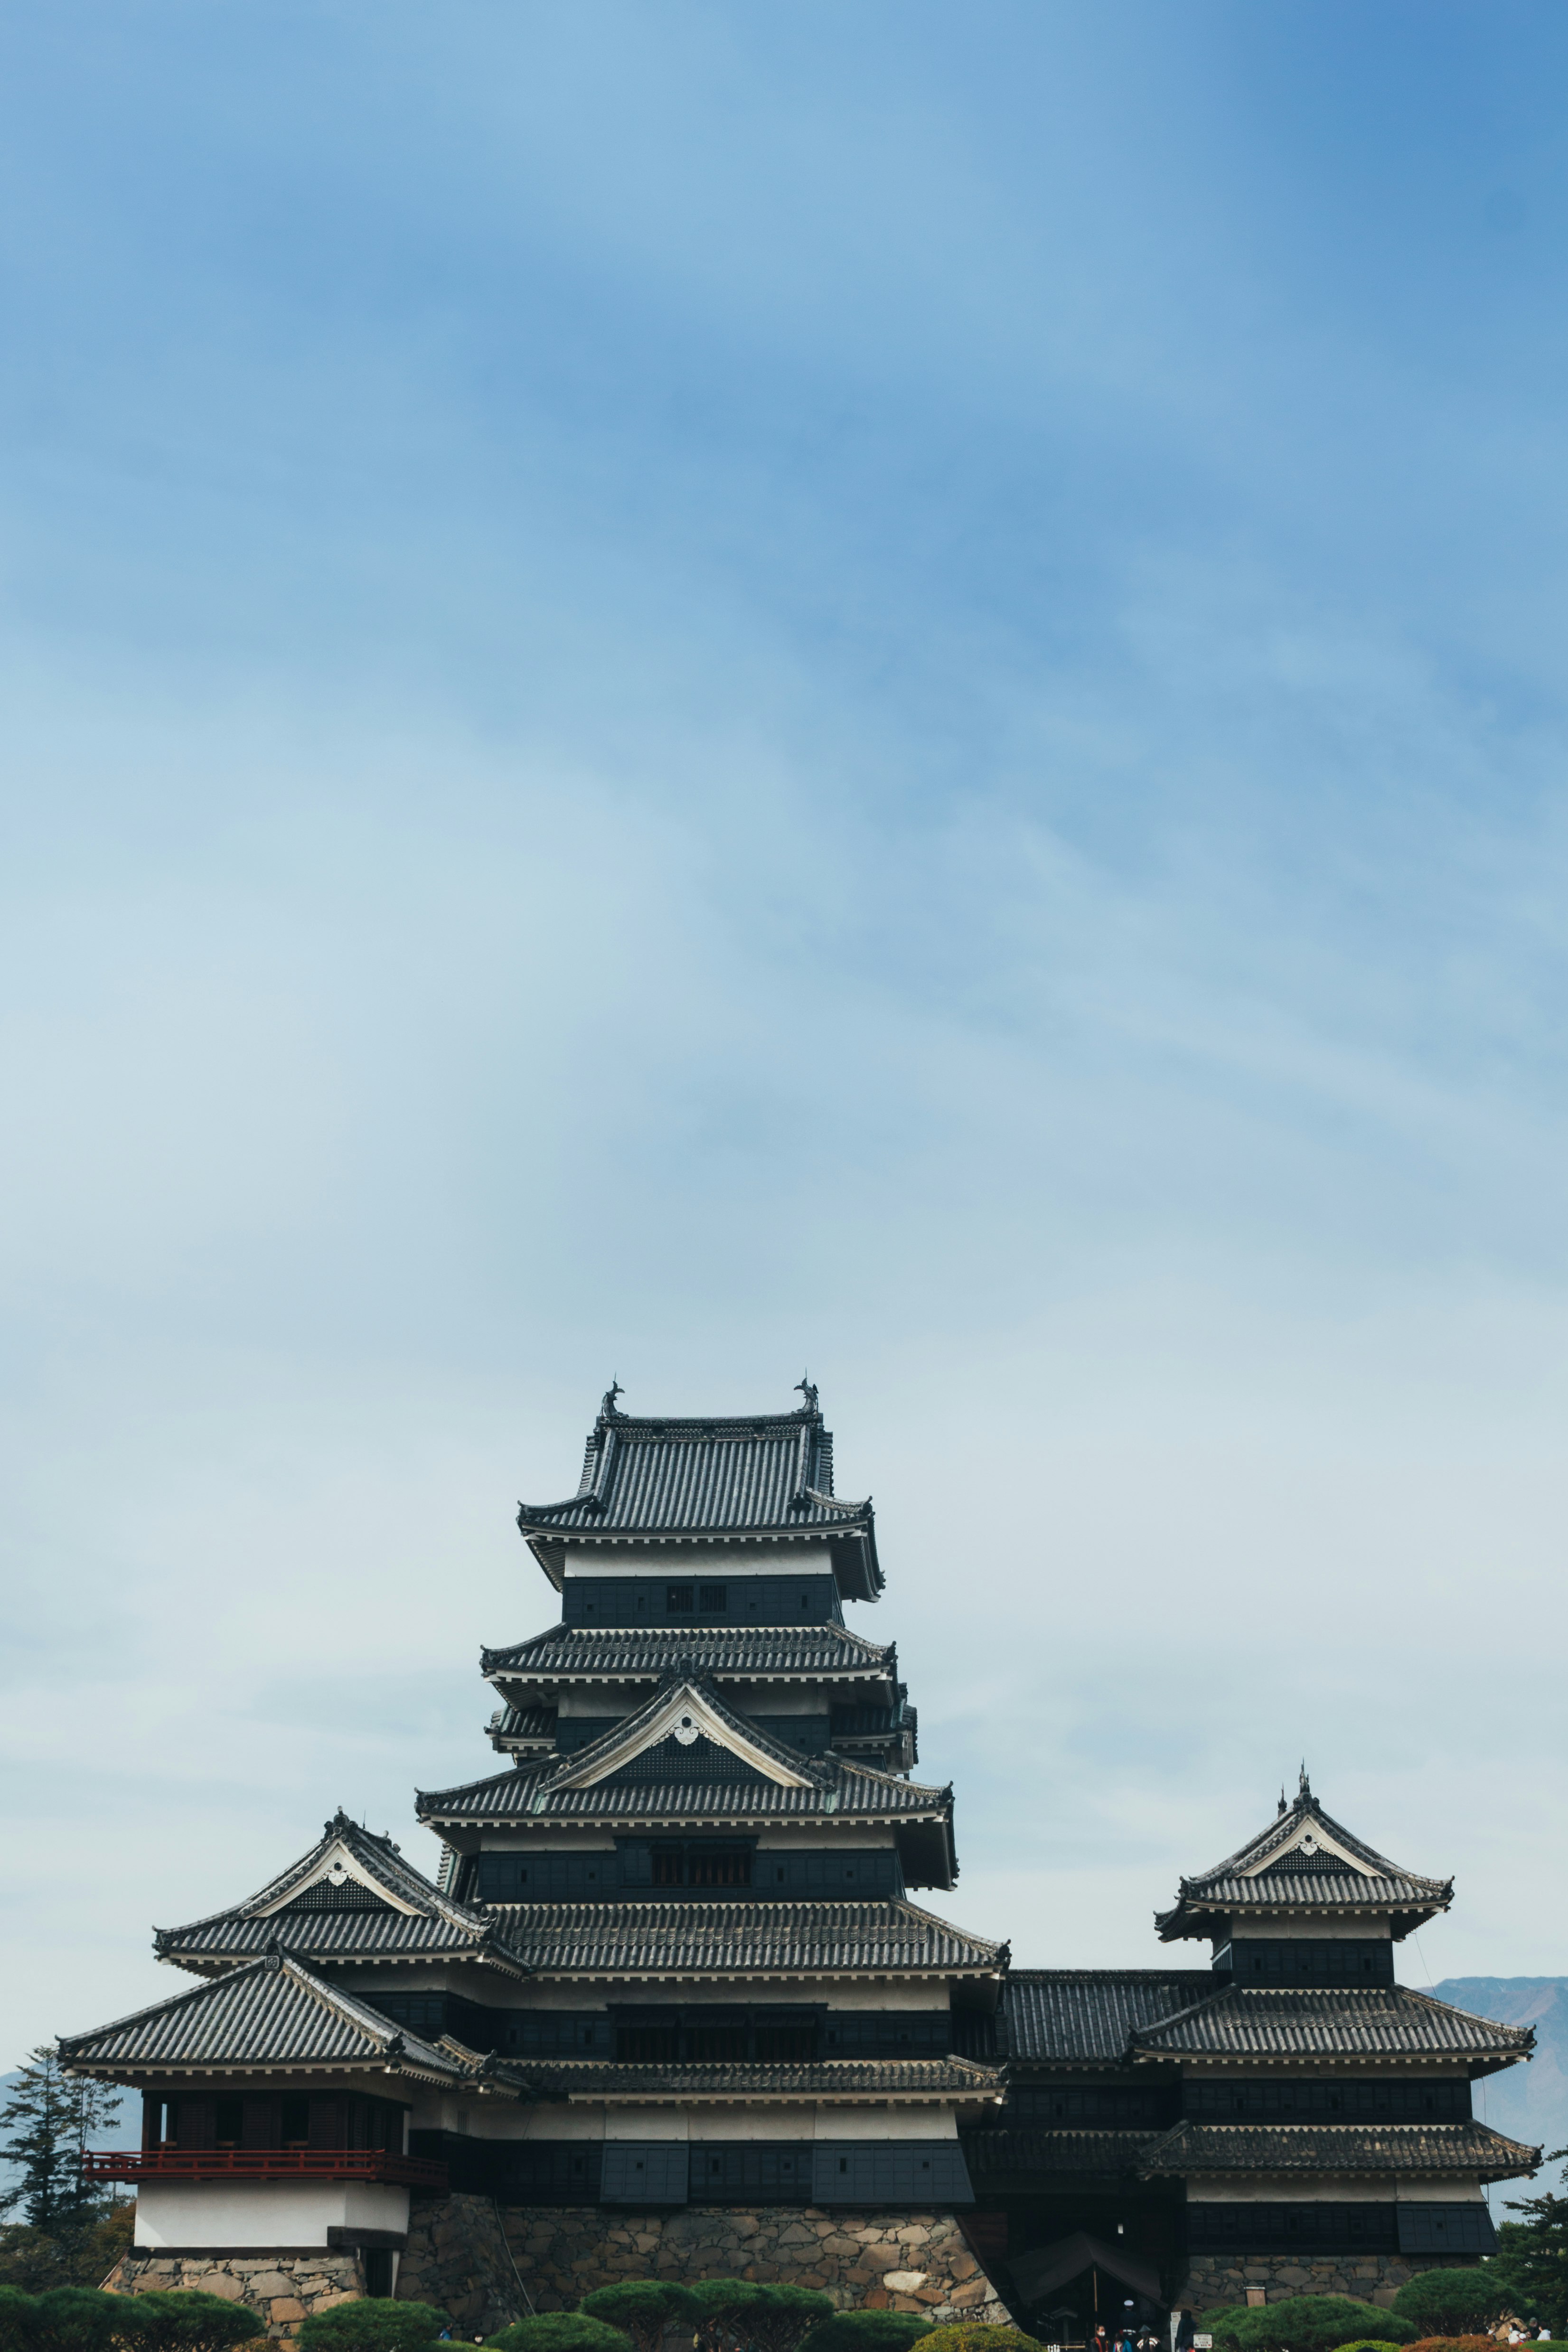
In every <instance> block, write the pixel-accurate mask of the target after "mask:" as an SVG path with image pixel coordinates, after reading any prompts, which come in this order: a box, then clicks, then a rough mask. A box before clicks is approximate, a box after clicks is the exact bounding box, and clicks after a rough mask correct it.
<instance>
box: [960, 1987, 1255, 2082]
mask: <svg viewBox="0 0 1568 2352" xmlns="http://www.w3.org/2000/svg"><path fill="white" fill-rule="evenodd" d="M1214 1989H1215V1979H1214V1976H1213V1974H1212V1973H1211V1971H1210V1970H1209V1969H1014V1970H1013V1972H1012V1974H1011V1975H1010V1976H1009V1978H1008V1979H1007V1988H1006V1990H1005V1993H1004V1995H1003V2013H1004V2016H1005V2021H1006V2030H1007V2046H1008V2049H1009V2051H1010V2052H1011V2053H1012V2055H1013V2057H1014V2059H1015V2060H1016V2061H1017V2062H1019V2063H1026V2064H1030V2065H1041V2066H1049V2065H1068V2066H1071V2065H1082V2064H1083V2063H1085V2062H1086V2061H1087V2062H1093V2063H1102V2064H1110V2065H1116V2064H1119V2063H1121V2062H1122V2061H1123V2060H1124V2059H1125V2057H1126V2054H1127V2048H1128V2041H1129V2037H1130V2036H1131V2034H1132V2033H1133V2032H1135V2031H1136V2030H1137V2028H1139V2027H1140V2026H1143V2025H1150V2024H1152V2023H1153V2022H1154V2021H1155V2020H1156V2019H1159V2018H1163V2017H1172V2016H1174V2015H1175V2013H1176V2012H1177V2011H1181V2010H1186V2009H1190V2008H1191V2007H1192V2005H1193V2003H1194V2000H1201V1999H1203V1998H1205V1996H1207V1995H1210V1994H1212V1993H1213V1991H1214Z"/></svg>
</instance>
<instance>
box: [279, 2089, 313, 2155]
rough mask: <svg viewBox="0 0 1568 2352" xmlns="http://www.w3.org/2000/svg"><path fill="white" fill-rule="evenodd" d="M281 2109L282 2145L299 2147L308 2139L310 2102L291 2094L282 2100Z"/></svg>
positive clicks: (293, 2093)
mask: <svg viewBox="0 0 1568 2352" xmlns="http://www.w3.org/2000/svg"><path fill="white" fill-rule="evenodd" d="M282 2109H283V2112H282V2137H283V2145H284V2147H300V2146H301V2145H302V2144H303V2143H304V2142H305V2141H306V2140H308V2139H309V2138H310V2100H309V2099H307V2098H304V2097H302V2096H301V2095H300V2094H299V2093H298V2092H291V2093H289V2095H287V2096H286V2097H285V2098H284V2100H283V2103H282Z"/></svg>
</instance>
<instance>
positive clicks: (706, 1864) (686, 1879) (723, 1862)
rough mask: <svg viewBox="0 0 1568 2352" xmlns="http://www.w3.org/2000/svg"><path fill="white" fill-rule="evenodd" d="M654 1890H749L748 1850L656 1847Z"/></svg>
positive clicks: (749, 1862) (743, 1847)
mask: <svg viewBox="0 0 1568 2352" xmlns="http://www.w3.org/2000/svg"><path fill="white" fill-rule="evenodd" d="M652 1862H653V1883H654V1885H656V1886H750V1885H751V1883H752V1850H751V1848H750V1847H749V1846H720V1845H675V1844H669V1845H656V1846H655V1847H654V1849H653V1855H652Z"/></svg>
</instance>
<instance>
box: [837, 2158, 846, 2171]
mask: <svg viewBox="0 0 1568 2352" xmlns="http://www.w3.org/2000/svg"><path fill="white" fill-rule="evenodd" d="M838 2169H839V2171H840V2172H847V2171H848V2169H849V2158H847V2156H841V2157H840V2158H839V2159H838Z"/></svg>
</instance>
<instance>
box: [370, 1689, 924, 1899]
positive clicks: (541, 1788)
mask: <svg viewBox="0 0 1568 2352" xmlns="http://www.w3.org/2000/svg"><path fill="white" fill-rule="evenodd" d="M683 1698H687V1699H689V1701H690V1703H691V1708H692V1709H696V1710H699V1711H700V1726H701V1727H700V1728H699V1727H698V1721H697V1719H696V1717H693V1716H690V1715H689V1719H688V1721H687V1722H686V1724H685V1725H684V1727H683V1728H682V1729H681V1730H680V1731H679V1732H676V1733H674V1734H673V1736H670V1735H669V1725H670V1723H671V1721H672V1719H673V1717H674V1716H675V1714H676V1713H677V1712H678V1711H679V1707H680V1705H681V1702H682V1699H683ZM661 1735H663V1736H661ZM633 1772H635V1773H636V1774H637V1777H635V1778H634V1777H628V1775H630V1774H631V1773H633ZM645 1774H646V1775H647V1777H642V1776H643V1775H645ZM656 1774H657V1775H658V1777H654V1776H655V1775H656ZM415 1808H416V1811H417V1813H418V1815H419V1818H420V1820H421V1821H423V1822H427V1823H429V1825H430V1826H431V1827H432V1828H437V1829H440V1830H443V1831H452V1830H456V1829H459V1828H462V1827H465V1826H468V1825H469V1824H482V1823H485V1822H496V1821H549V1820H562V1819H565V1820H573V1821H603V1820H614V1821H620V1820H634V1819H635V1820H637V1821H642V1822H647V1821H650V1820H660V1821H679V1820H685V1819H690V1820H694V1821H704V1822H708V1821H712V1820H715V1819H722V1820H724V1821H726V1822H742V1821H750V1820H758V1821H766V1820H773V1819H775V1818H777V1817H778V1816H780V1815H787V1816H790V1817H791V1818H801V1817H804V1816H814V1817H822V1818H826V1817H829V1816H836V1817H837V1821H838V1822H839V1823H840V1824H842V1823H845V1822H851V1821H886V1820H889V1819H892V1820H895V1821H904V1822H916V1821H920V1822H931V1823H934V1824H940V1825H941V1826H942V1845H943V1849H944V1852H943V1860H944V1861H945V1864H946V1866H945V1868H943V1867H940V1866H939V1868H938V1871H937V1873H936V1883H938V1884H941V1885H951V1883H952V1875H953V1868H952V1789H951V1787H950V1788H945V1789H933V1788H924V1787H921V1785H920V1784H919V1783H918V1782H916V1781H911V1780H902V1779H900V1778H898V1777H897V1776H895V1775H894V1774H892V1773H889V1772H879V1771H878V1770H877V1769H875V1767H874V1766H872V1765H869V1764H860V1763H855V1762H851V1761H849V1760H847V1759H842V1758H839V1757H837V1756H832V1755H827V1756H822V1755H807V1754H805V1753H804V1752H803V1751H802V1750H801V1749H800V1748H793V1747H791V1746H790V1745H789V1743H788V1742H787V1741H785V1740H783V1739H777V1738H773V1735H772V1734H771V1733H769V1732H766V1731H764V1730H763V1728H762V1727H761V1726H760V1725H759V1724H757V1723H755V1722H754V1721H753V1720H752V1718H751V1717H748V1716H743V1715H741V1714H739V1713H737V1711H736V1710H735V1709H734V1708H733V1707H731V1706H729V1705H728V1704H727V1702H726V1701H725V1699H724V1698H723V1696H722V1695H721V1692H720V1690H719V1689H718V1687H717V1686H716V1685H714V1684H712V1683H711V1682H707V1681H703V1680H701V1679H694V1680H691V1681H686V1682H683V1681H681V1680H680V1679H679V1678H678V1677H677V1676H674V1675H670V1676H667V1677H666V1678H665V1680H664V1681H663V1682H661V1684H660V1685H659V1687H658V1690H656V1691H655V1693H654V1694H653V1696H651V1697H650V1698H649V1699H648V1700H647V1701H646V1703H645V1704H644V1705H643V1706H641V1707H640V1708H638V1710H637V1713H636V1714H634V1715H631V1716H628V1717H626V1718H624V1719H623V1720H621V1721H619V1722H617V1723H615V1724H613V1725H612V1726H611V1727H610V1728H609V1729H608V1730H607V1731H605V1733H604V1734H603V1735H602V1737H601V1738H598V1739H596V1740H595V1741H594V1742H593V1743H592V1744H591V1745H590V1746H588V1747H585V1748H577V1749H574V1751H573V1752H572V1753H571V1754H570V1755H567V1756H562V1757H550V1758H546V1759H542V1761H531V1760H521V1759H520V1761H519V1762H518V1763H517V1764H516V1765H515V1766H514V1767H513V1769H511V1770H510V1772H496V1773H491V1774H489V1776H488V1777H487V1778H486V1779H484V1780H472V1781H468V1782H467V1783H466V1784H465V1785H464V1786H463V1787H461V1788H458V1789H443V1790H432V1791H424V1790H421V1791H420V1792H419V1794H418V1795H417V1796H416V1799H415Z"/></svg>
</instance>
